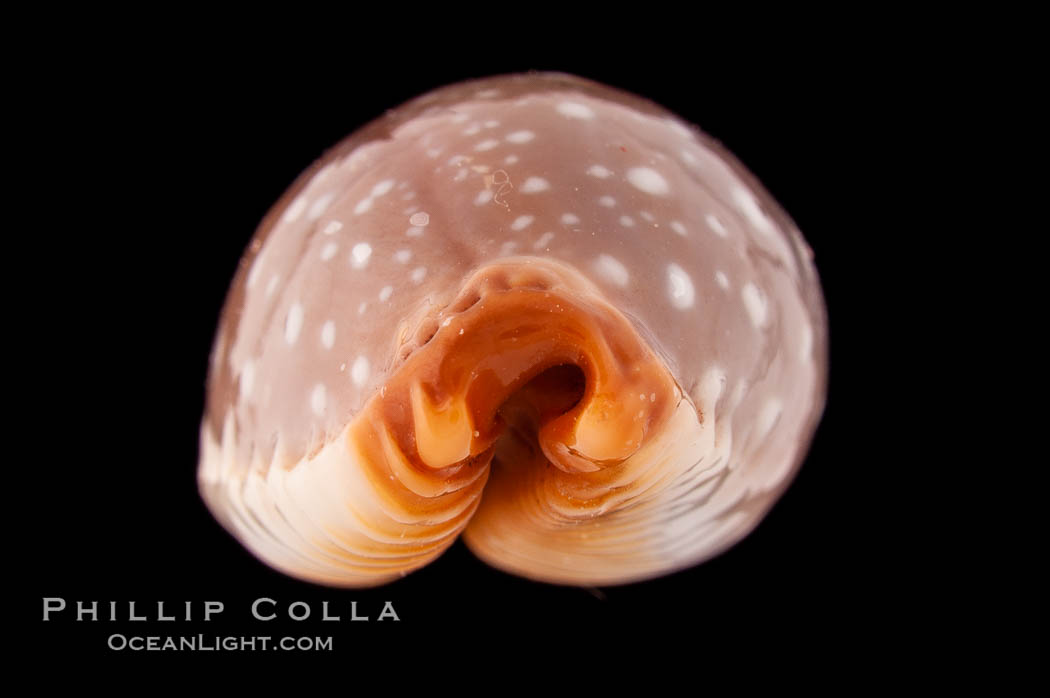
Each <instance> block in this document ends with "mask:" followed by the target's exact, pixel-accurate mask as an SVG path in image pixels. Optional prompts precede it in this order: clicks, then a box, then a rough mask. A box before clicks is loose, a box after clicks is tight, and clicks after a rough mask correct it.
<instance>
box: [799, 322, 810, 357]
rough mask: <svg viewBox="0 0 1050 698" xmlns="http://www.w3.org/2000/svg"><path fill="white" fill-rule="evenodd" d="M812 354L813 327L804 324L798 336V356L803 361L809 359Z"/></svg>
mask: <svg viewBox="0 0 1050 698" xmlns="http://www.w3.org/2000/svg"><path fill="white" fill-rule="evenodd" d="M812 354H813V328H812V327H810V326H809V325H806V326H805V327H803V328H802V335H801V336H800V337H799V346H798V357H799V358H800V359H802V360H803V361H809V359H810V357H811V356H812Z"/></svg>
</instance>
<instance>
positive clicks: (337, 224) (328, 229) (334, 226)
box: [321, 221, 343, 235]
mask: <svg viewBox="0 0 1050 698" xmlns="http://www.w3.org/2000/svg"><path fill="white" fill-rule="evenodd" d="M342 229H343V222H342V221H328V225H326V226H325V227H324V230H322V231H321V232H322V233H324V234H325V235H335V234H336V233H338V232H339V231H340V230H342Z"/></svg>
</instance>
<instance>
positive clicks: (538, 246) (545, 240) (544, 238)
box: [532, 232, 554, 250]
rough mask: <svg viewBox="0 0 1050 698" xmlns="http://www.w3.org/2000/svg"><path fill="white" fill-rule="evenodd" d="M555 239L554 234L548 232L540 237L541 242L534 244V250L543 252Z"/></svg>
mask: <svg viewBox="0 0 1050 698" xmlns="http://www.w3.org/2000/svg"><path fill="white" fill-rule="evenodd" d="M553 239H554V233H551V232H546V233H544V234H543V235H541V236H540V239H539V240H537V241H536V242H535V243H533V245H532V249H534V250H542V249H543V248H544V247H546V246H547V245H548V244H549V243H550V241H551V240H553Z"/></svg>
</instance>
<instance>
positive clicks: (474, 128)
mask: <svg viewBox="0 0 1050 698" xmlns="http://www.w3.org/2000/svg"><path fill="white" fill-rule="evenodd" d="M480 131H481V124H478V123H473V124H471V125H470V126H467V127H466V128H465V129H463V135H464V136H473V135H475V134H477V133H479V132H480Z"/></svg>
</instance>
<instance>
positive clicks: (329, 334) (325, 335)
mask: <svg viewBox="0 0 1050 698" xmlns="http://www.w3.org/2000/svg"><path fill="white" fill-rule="evenodd" d="M321 345H322V346H323V347H324V348H325V349H331V348H332V347H333V346H335V321H334V320H328V321H327V322H325V324H324V326H323V327H321Z"/></svg>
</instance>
